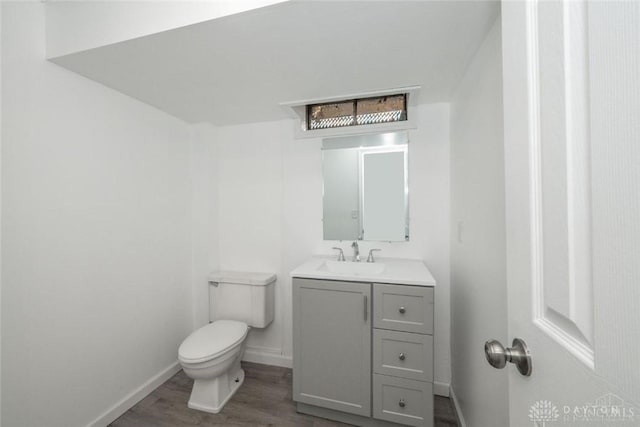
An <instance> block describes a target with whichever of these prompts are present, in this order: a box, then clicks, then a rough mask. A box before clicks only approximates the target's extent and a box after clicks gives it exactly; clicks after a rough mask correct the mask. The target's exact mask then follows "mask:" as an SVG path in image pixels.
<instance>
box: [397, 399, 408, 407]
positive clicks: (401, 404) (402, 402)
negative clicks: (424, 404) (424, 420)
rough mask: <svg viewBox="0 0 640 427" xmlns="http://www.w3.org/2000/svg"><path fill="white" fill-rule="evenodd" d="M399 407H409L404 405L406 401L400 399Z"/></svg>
mask: <svg viewBox="0 0 640 427" xmlns="http://www.w3.org/2000/svg"><path fill="white" fill-rule="evenodd" d="M398 406H399V407H401V408H404V407H405V406H407V404H406V403H404V399H400V402H398Z"/></svg>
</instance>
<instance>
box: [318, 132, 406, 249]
mask: <svg viewBox="0 0 640 427" xmlns="http://www.w3.org/2000/svg"><path fill="white" fill-rule="evenodd" d="M408 143H409V140H408V135H407V133H406V132H392V133H382V134H370V135H357V136H345V137H339V138H326V139H324V140H323V141H322V150H323V152H322V175H323V198H322V206H323V230H324V239H325V240H374V241H407V240H409V186H408V147H409V146H408Z"/></svg>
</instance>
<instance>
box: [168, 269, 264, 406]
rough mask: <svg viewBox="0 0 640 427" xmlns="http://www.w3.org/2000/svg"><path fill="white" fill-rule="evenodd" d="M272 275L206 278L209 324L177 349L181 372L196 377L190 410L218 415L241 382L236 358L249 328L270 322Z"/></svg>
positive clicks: (218, 274)
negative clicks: (207, 279) (207, 280)
mask: <svg viewBox="0 0 640 427" xmlns="http://www.w3.org/2000/svg"><path fill="white" fill-rule="evenodd" d="M275 281H276V275H275V274H271V273H250V272H238V271H216V272H214V273H212V274H211V275H210V276H209V321H210V322H211V323H209V324H208V325H206V326H203V327H201V328H199V329H197V330H196V331H194V332H193V333H192V334H191V335H189V336H188V337H187V338H186V339H185V340H184V341H183V342H182V344H181V345H180V348H179V349H178V360H179V361H180V364H181V365H182V369H183V370H184V372H185V373H186V374H187V376H189V377H190V378H192V379H193V380H194V383H193V389H192V390H191V397H190V398H189V404H188V406H189V408H192V409H197V410H200V411H205V412H211V413H214V414H217V413H219V412H220V411H221V410H222V408H223V407H224V405H225V404H226V403H227V402H228V401H229V399H230V398H231V396H233V394H234V393H235V392H236V390H238V388H239V387H240V386H241V385H242V383H243V382H244V371H243V370H242V368H241V367H240V360H241V359H242V356H243V354H244V349H245V345H246V339H247V335H248V334H249V330H250V329H251V328H265V327H267V326H268V325H269V324H270V323H271V322H272V321H273V315H274V287H275Z"/></svg>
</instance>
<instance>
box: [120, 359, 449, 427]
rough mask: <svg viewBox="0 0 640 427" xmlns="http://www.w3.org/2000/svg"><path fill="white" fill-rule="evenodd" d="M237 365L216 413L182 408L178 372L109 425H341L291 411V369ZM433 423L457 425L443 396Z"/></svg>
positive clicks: (186, 390)
mask: <svg viewBox="0 0 640 427" xmlns="http://www.w3.org/2000/svg"><path fill="white" fill-rule="evenodd" d="M242 366H243V368H244V370H245V374H246V376H245V381H244V384H243V385H242V387H240V389H238V391H237V392H236V394H235V395H234V396H233V397H232V398H231V400H230V401H229V402H228V403H227V405H226V406H225V407H224V409H223V410H222V412H221V413H220V414H215V415H214V414H208V413H206V412H201V411H195V410H193V409H189V408H187V401H188V400H189V395H190V393H191V386H192V385H193V381H192V380H191V379H190V378H188V377H187V376H186V375H185V374H184V372H183V371H180V372H178V373H177V374H176V375H175V376H173V377H172V378H171V379H169V380H168V381H167V382H165V383H164V384H162V385H161V386H160V387H158V388H157V389H155V390H154V391H153V392H152V393H151V394H150V395H148V396H147V397H145V398H144V399H143V400H142V401H140V402H139V403H138V404H137V405H136V406H134V407H133V408H131V409H129V410H128V411H127V412H126V413H124V414H123V415H122V416H121V417H120V418H118V419H117V420H116V421H114V422H113V423H112V424H111V426H113V427H132V426H136V427H145V426H149V427H151V426H154V427H179V426H203V427H205V426H229V427H231V426H255V427H258V426H261V427H262V426H264V427H266V426H278V427H280V426H282V427H289V426H290V427H330V426H331V427H335V426H346V424H342V423H338V422H334V421H329V420H324V419H321V418H315V417H312V416H309V415H303V414H298V413H297V412H296V409H295V404H294V402H293V400H292V399H291V369H287V368H280V367H277V366H267V365H259V364H256V363H244V362H243V364H242ZM435 421H436V422H435V426H436V427H457V426H458V423H457V421H456V415H455V411H454V409H453V406H452V404H451V402H450V400H449V399H447V398H446V397H440V396H436V397H435Z"/></svg>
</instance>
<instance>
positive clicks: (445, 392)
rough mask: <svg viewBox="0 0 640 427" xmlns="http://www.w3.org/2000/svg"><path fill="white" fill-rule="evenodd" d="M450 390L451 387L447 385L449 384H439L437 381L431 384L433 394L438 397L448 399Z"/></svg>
mask: <svg viewBox="0 0 640 427" xmlns="http://www.w3.org/2000/svg"><path fill="white" fill-rule="evenodd" d="M450 389H451V386H450V385H449V383H441V382H439V381H434V382H433V394H436V395H438V396H444V397H449V390H450Z"/></svg>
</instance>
